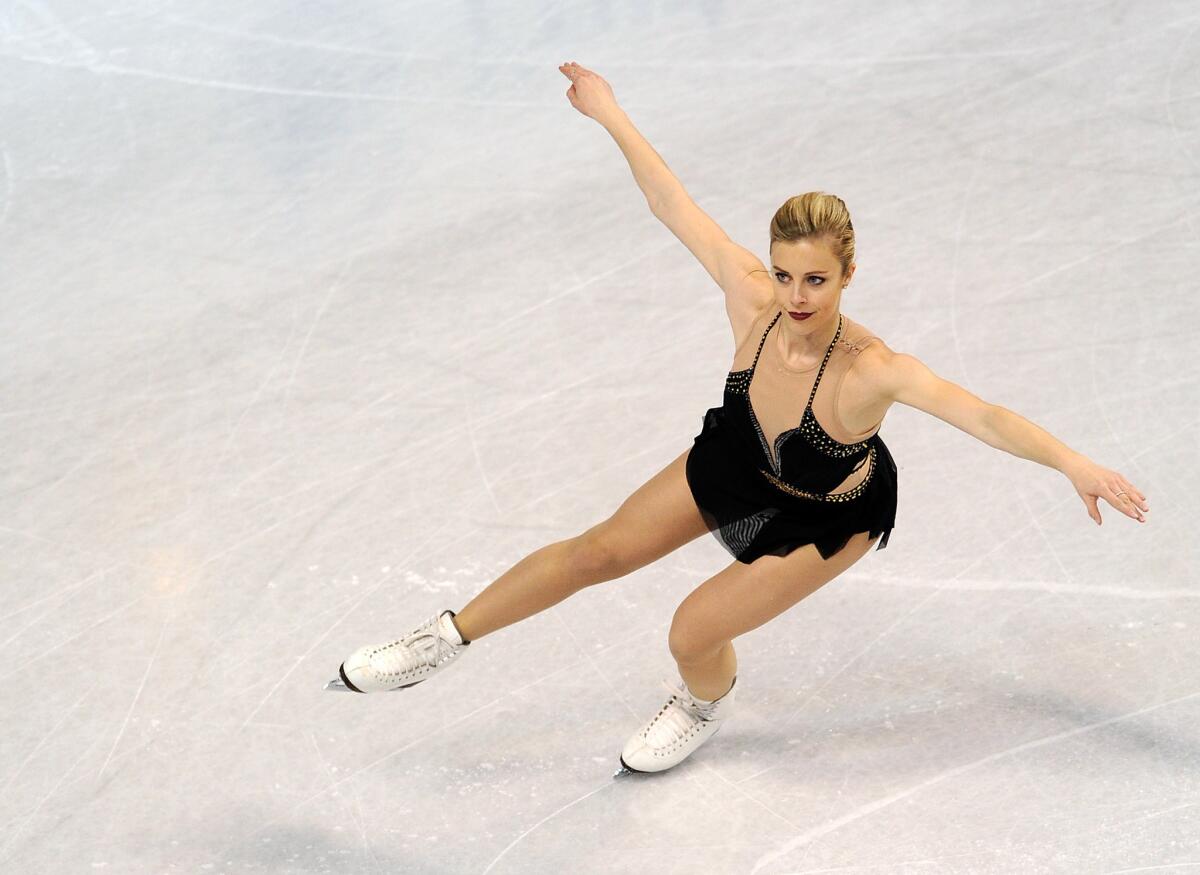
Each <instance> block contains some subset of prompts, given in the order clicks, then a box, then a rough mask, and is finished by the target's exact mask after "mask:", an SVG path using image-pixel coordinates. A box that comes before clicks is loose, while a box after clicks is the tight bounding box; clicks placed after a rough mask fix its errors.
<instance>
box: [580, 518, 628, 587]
mask: <svg viewBox="0 0 1200 875" xmlns="http://www.w3.org/2000/svg"><path fill="white" fill-rule="evenodd" d="M570 556H571V560H570V561H571V570H572V572H573V573H574V574H576V575H578V576H580V577H582V578H583V579H584V580H586V581H587V582H589V583H599V582H601V581H604V580H611V579H612V578H614V577H619V576H620V575H621V569H620V565H621V562H620V558H619V554H618V553H617V551H616V550H615V549H614V548H613V546H612V545H611V544H610V543H609V541H608V540H607V539H606V538H605V537H604V536H603V534H602V533H600V532H599V531H598V530H595V529H593V530H591V531H587V532H584V533H583V534H582V535H580V536H579V537H577V538H574V539H573V540H572V541H571V554H570Z"/></svg>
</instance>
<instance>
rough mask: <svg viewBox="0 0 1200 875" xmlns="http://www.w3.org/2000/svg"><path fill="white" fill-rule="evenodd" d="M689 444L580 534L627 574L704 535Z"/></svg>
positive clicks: (705, 528) (706, 528) (704, 530)
mask: <svg viewBox="0 0 1200 875" xmlns="http://www.w3.org/2000/svg"><path fill="white" fill-rule="evenodd" d="M690 452H691V448H690V447H689V448H688V449H687V450H685V451H684V452H683V453H681V454H680V455H679V456H678V457H677V458H676V459H675V460H674V461H673V462H671V463H670V464H669V465H667V467H665V468H663V469H662V470H661V471H659V472H658V473H657V474H655V475H654V476H653V477H651V478H650V479H649V480H647V481H646V482H645V483H643V484H642V485H641V486H640V487H638V489H637V491H636V492H634V493H633V494H632V495H630V496H629V497H628V498H627V499H625V501H624V502H623V503H622V504H621V506H620V507H619V508H617V510H616V512H615V513H614V514H613V515H612V516H611V517H609V518H608V519H606V520H605V521H604V522H602V523H599V524H597V525H595V526H593V527H592V528H590V529H588V531H586V532H585V533H584V534H583V535H582V536H581V537H583V538H585V539H587V540H588V541H589V542H590V544H591V546H592V547H594V548H595V549H596V551H597V552H598V553H600V554H602V555H604V556H606V557H607V558H608V560H609V561H610V562H611V563H612V565H613V566H614V567H615V569H616V570H617V571H619V572H620V573H622V574H628V573H629V572H630V571H633V570H634V569H636V568H641V567H642V566H643V565H649V564H650V563H651V562H653V561H655V560H656V559H659V558H661V557H663V556H665V555H667V554H668V553H670V552H672V551H673V550H676V549H678V548H679V547H682V546H683V545H684V544H686V543H688V542H689V541H694V540H695V539H696V538H698V537H700V536H701V535H704V534H707V533H708V527H707V526H706V525H705V522H704V518H703V517H702V516H701V515H700V508H698V507H697V506H696V500H695V499H694V498H693V497H692V489H691V487H690V486H688V482H687V474H686V469H687V458H688V453H690Z"/></svg>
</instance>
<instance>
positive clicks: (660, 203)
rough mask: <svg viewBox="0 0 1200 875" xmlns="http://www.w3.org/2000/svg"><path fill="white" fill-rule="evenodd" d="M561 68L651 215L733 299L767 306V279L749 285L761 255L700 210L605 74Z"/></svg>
mask: <svg viewBox="0 0 1200 875" xmlns="http://www.w3.org/2000/svg"><path fill="white" fill-rule="evenodd" d="M559 70H560V71H561V72H562V74H563V75H564V76H566V77H567V78H568V79H570V80H571V87H570V88H568V89H567V99H568V100H570V101H571V106H573V107H575V109H577V110H579V112H581V113H582V114H583V115H586V116H587V117H588V118H591V119H594V120H595V121H597V122H599V123H600V124H601V125H602V126H603V127H604V129H605V130H606V131H608V133H609V134H610V135H611V136H612V138H613V139H614V140H615V141H616V143H617V145H618V146H620V147H621V152H622V153H623V154H624V155H625V159H626V160H627V161H628V162H629V168H630V170H632V171H633V178H634V180H636V181H637V184H638V187H639V188H641V190H642V193H643V194H645V196H646V203H647V204H648V205H649V206H650V211H651V212H652V213H654V215H655V216H656V217H657V218H658V219H659V221H661V222H662V223H663V224H664V225H666V226H667V227H668V228H669V229H670V230H671V233H672V234H674V235H675V236H676V237H678V238H679V241H680V242H681V243H683V245H684V246H686V247H687V248H688V250H689V251H690V252H691V253H692V254H693V255H694V256H696V258H697V260H699V262H700V264H701V265H703V266H704V269H705V270H706V271H708V273H709V275H710V276H711V277H712V278H713V280H714V281H715V282H716V284H717V285H718V286H720V287H721V288H722V289H723V290H724V291H725V293H726V295H727V296H729V295H735V296H738V297H742V296H747V297H753V298H754V299H755V300H754V301H752V302H751V303H753V304H754V305H755V306H762V304H763V303H764V302H763V301H761V300H759V299H760V298H762V297H764V296H763V293H762V289H763V288H764V286H763V284H762V282H761V277H759V278H755V279H751V280H750V281H749V282H746V280H747V278H748V276H749V275H750V274H751V273H753V272H755V271H762V272H763V273H765V272H766V267H765V265H763V263H762V261H761V260H760V259H759V258H758V256H756V255H755V254H754V253H753V252H751V251H750V250H748V249H746V248H744V247H742V246H739V245H738V244H737V243H734V242H733V240H731V239H730V238H729V235H728V234H726V233H725V232H724V231H723V230H722V229H721V227H720V226H719V225H718V224H717V223H716V222H714V221H713V220H712V218H711V217H710V216H709V215H708V214H707V213H705V212H704V211H703V210H702V209H700V207H699V206H697V204H696V202H695V201H693V200H692V199H691V197H690V196H689V195H688V193H687V191H685V190H684V188H683V185H682V184H681V183H680V182H679V180H678V179H676V178H675V174H673V173H672V172H671V169H670V168H669V167H667V163H666V162H665V161H663V159H662V156H660V155H659V154H658V152H656V151H654V147H653V146H651V145H650V143H649V142H647V140H646V138H645V137H643V136H642V135H641V133H639V132H638V129H637V128H635V127H634V126H633V122H631V121H630V120H629V116H627V115H626V114H625V111H624V110H622V109H621V107H620V106H618V105H617V100H616V97H614V96H613V92H612V87H611V86H610V85H609V84H608V83H607V82H606V81H604V79H603V78H602V77H601V76H599V75H597V74H596V73H594V72H592V71H591V70H588V69H586V68H585V67H581V66H579V65H578V64H575V63H570V64H563V65H562V66H560V67H559Z"/></svg>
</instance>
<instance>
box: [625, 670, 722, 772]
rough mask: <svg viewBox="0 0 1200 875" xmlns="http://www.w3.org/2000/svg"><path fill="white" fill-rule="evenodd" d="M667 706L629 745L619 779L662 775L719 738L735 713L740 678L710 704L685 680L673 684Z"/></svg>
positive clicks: (669, 687) (668, 684)
mask: <svg viewBox="0 0 1200 875" xmlns="http://www.w3.org/2000/svg"><path fill="white" fill-rule="evenodd" d="M663 686H665V687H666V688H667V689H668V690H670V691H671V698H670V699H668V700H667V704H665V705H663V706H662V709H661V710H660V711H659V712H658V713H657V714H655V715H654V716H653V717H652V718H651V719H650V721H649V722H648V723H646V724H645V725H644V726H642V728H641V729H639V730H638V731H637V732H636V733H634V735H633V737H632V738H630V739H629V741H627V742H626V743H625V749H624V750H623V751H622V752H621V766H622V767H623V768H622V769H621V770H619V771H618V772H617V773H616V775H613V777H616V776H617V775H622V774H628V773H629V772H662V771H665V770H666V769H669V768H671V767H672V766H675V765H678V764H679V763H681V762H682V761H683V760H685V759H686V758H687V757H688V756H689V755H690V754H691V753H692V751H694V750H695V749H696V748H698V747H699V746H700V745H702V744H704V742H706V741H708V740H709V739H710V738H712V736H714V735H716V733H717V730H718V729H720V728H721V723H722V722H723V721H724V720H725V718H726V717H728V716H729V715H730V714H732V713H733V701H734V690H735V688H736V687H737V677H736V676H735V677H734V679H733V684H732V685H731V686H730V688H729V691H728V692H727V693H725V695H723V696H722V697H721V698H719V699H714V700H713V701H711V702H709V701H706V700H704V699H697V698H696V697H694V696H693V695H692V694H691V691H690V690H688V688H687V684H686V683H684V682H683V681H682V680H681V681H680V682H679V683H676V684H671V683H669V682H668V681H666V680H664V681H663Z"/></svg>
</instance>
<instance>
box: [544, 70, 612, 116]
mask: <svg viewBox="0 0 1200 875" xmlns="http://www.w3.org/2000/svg"><path fill="white" fill-rule="evenodd" d="M558 69H559V72H561V73H562V74H563V75H564V76H566V77H567V78H568V79H570V80H571V87H570V88H568V89H567V100H569V101H571V106H573V107H575V108H576V109H577V110H579V111H580V112H581V113H583V114H584V115H586V116H587V117H588V118H591V119H595V120H596V121H598V122H600V124H602V125H605V123H606V121H607V120H608V119H610V118H612V117H613V116H614V115H615V114H616V113H619V112H620V111H621V107H619V106H618V105H617V99H616V98H615V97H613V90H612V86H610V85H609V84H608V83H607V82H605V81H604V78H603V77H602V76H600V75H599V74H597V73H593V72H592V71H591V70H589V69H587V68H586V67H580V66H579V65H578V64H576V63H575V62H574V61H571V62H570V63H568V64H561V65H559V68H558ZM605 126H606V127H607V125H605Z"/></svg>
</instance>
